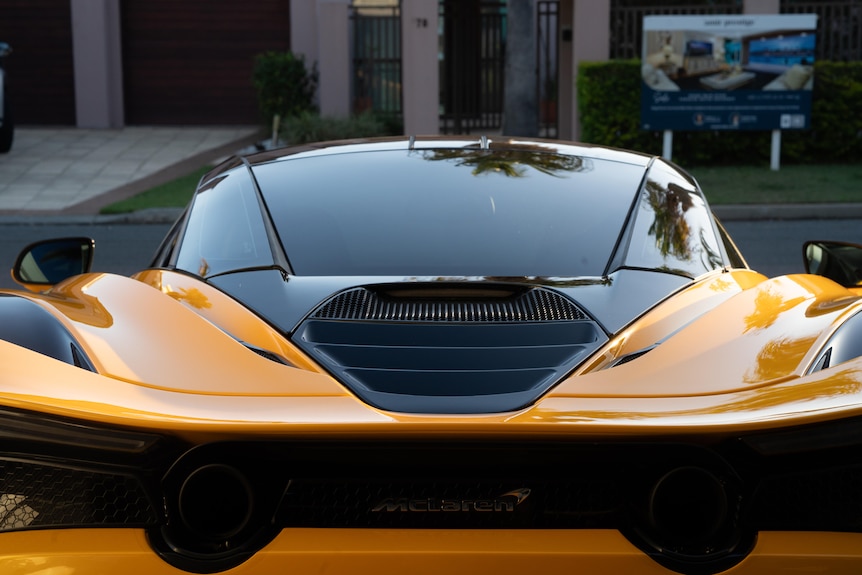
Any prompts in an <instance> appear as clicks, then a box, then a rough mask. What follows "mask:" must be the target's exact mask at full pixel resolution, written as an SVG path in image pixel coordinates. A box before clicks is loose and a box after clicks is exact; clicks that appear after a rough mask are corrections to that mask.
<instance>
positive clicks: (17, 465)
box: [0, 460, 156, 531]
mask: <svg viewBox="0 0 862 575" xmlns="http://www.w3.org/2000/svg"><path fill="white" fill-rule="evenodd" d="M155 521H156V514H155V510H154V508H153V506H152V505H151V504H150V501H149V499H148V498H147V496H146V493H145V491H144V489H143V487H142V486H141V485H140V483H139V482H138V481H137V480H136V479H135V478H133V477H129V476H126V475H120V474H109V473H98V472H93V471H88V470H80V469H73V468H66V467H57V466H53V465H48V464H43V463H38V462H31V461H26V462H25V461H14V460H3V461H0V531H6V530H14V529H22V528H26V527H31V528H32V527H50V526H76V527H84V526H108V525H112V526H144V525H148V524H152V523H154V522H155Z"/></svg>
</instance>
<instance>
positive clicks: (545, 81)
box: [536, 0, 560, 138]
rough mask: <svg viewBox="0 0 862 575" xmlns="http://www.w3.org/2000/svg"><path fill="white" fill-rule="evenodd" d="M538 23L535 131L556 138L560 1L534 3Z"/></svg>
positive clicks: (542, 0)
mask: <svg viewBox="0 0 862 575" xmlns="http://www.w3.org/2000/svg"><path fill="white" fill-rule="evenodd" d="M536 7H537V9H538V12H537V15H538V22H537V24H538V26H537V28H538V29H537V34H536V38H537V39H538V42H539V45H538V50H537V54H536V57H537V59H538V62H537V68H538V70H539V74H538V86H536V91H537V93H538V96H539V100H538V101H539V135H540V136H542V137H544V138H556V137H557V134H558V132H559V130H558V124H557V102H558V100H559V93H558V91H557V86H558V85H559V57H558V56H559V42H558V39H559V37H560V34H559V29H560V28H559V27H560V3H559V1H558V0H541V1H540V2H538V3H537V5H536Z"/></svg>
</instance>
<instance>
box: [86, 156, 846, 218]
mask: <svg viewBox="0 0 862 575" xmlns="http://www.w3.org/2000/svg"><path fill="white" fill-rule="evenodd" d="M209 169H210V166H204V167H202V168H200V169H199V170H197V171H195V172H193V173H191V174H189V175H187V176H183V177H181V178H178V179H176V180H174V181H171V182H168V183H166V184H162V185H160V186H156V187H154V188H152V189H150V190H147V191H145V192H142V193H141V194H139V195H137V196H135V197H133V198H129V199H128V200H123V201H121V202H118V203H116V204H111V205H109V206H106V207H104V208H102V213H103V214H118V213H126V212H134V211H137V210H142V209H146V208H168V207H184V206H185V205H186V204H187V203H188V201H189V199H190V198H191V196H192V193H193V191H194V189H195V186H196V185H197V183H198V180H200V177H201V176H202V175H203V174H204V173H205V172H206V171H207V170H209ZM690 172H691V174H692V175H693V176H694V177H695V178H696V179H697V181H698V183H700V185H701V187H702V188H703V190H704V193H706V197H707V200H708V201H709V202H710V203H711V204H713V205H719V204H776V203H821V202H822V203H834V202H851V203H855V202H862V165H856V164H841V165H810V166H797V165H791V166H783V167H782V168H781V169H780V170H778V171H772V170H770V169H769V166H763V167H754V166H736V167H717V168H695V169H691V170H690Z"/></svg>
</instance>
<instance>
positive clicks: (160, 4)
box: [121, 0, 290, 125]
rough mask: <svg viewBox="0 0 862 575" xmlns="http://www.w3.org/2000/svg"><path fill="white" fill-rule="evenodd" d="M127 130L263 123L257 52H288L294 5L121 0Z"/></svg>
mask: <svg viewBox="0 0 862 575" xmlns="http://www.w3.org/2000/svg"><path fill="white" fill-rule="evenodd" d="M121 14H122V16H121V18H122V37H123V83H124V98H125V120H126V124H128V125H236V124H257V123H259V114H258V110H257V101H256V97H255V92H254V87H253V85H252V71H253V67H254V57H255V55H256V54H259V53H262V52H265V51H268V50H287V49H288V48H289V46H290V2H289V0H255V1H254V2H213V1H212V0H147V1H146V2H141V1H140V0H123V2H122V4H121Z"/></svg>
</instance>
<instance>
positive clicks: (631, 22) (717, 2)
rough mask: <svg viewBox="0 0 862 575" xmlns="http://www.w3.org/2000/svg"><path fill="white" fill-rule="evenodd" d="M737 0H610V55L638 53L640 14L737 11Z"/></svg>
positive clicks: (635, 55)
mask: <svg viewBox="0 0 862 575" xmlns="http://www.w3.org/2000/svg"><path fill="white" fill-rule="evenodd" d="M741 13H742V4H741V2H739V0H711V1H708V2H706V1H705V2H689V3H677V2H665V3H662V4H658V5H657V4H650V5H646V4H645V3H644V2H637V1H632V0H628V1H627V0H612V1H611V46H610V48H611V50H610V53H611V59H629V58H640V57H641V42H642V39H643V18H644V16H650V15H653V14H662V15H675V14H681V15H682V14H741Z"/></svg>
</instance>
